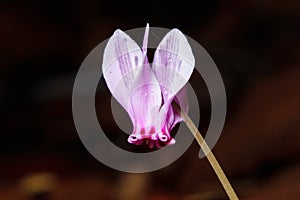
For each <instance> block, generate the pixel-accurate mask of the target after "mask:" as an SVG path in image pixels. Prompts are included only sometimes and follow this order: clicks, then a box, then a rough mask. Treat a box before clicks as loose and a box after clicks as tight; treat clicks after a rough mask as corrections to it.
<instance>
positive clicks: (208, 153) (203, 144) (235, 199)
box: [172, 103, 238, 200]
mask: <svg viewBox="0 0 300 200" xmlns="http://www.w3.org/2000/svg"><path fill="white" fill-rule="evenodd" d="M172 105H173V108H174V109H175V110H176V112H178V113H180V115H181V117H182V119H183V120H184V121H185V123H186V125H187V127H188V128H189V129H190V131H191V132H192V133H193V135H194V137H195V138H196V140H197V142H198V144H199V145H200V147H201V149H202V151H203V152H204V154H205V155H206V158H207V159H208V161H209V163H210V165H211V166H212V168H213V170H214V171H215V173H216V175H217V176H218V178H219V181H220V182H221V184H222V186H223V188H224V190H225V192H226V194H227V196H228V197H229V199H231V200H238V197H237V195H236V193H235V191H234V190H233V188H232V186H231V184H230V182H229V180H228V179H227V177H226V175H225V173H224V171H223V170H222V168H221V166H220V164H219V162H218V161H217V159H216V157H215V156H214V154H213V153H212V151H211V150H210V148H209V146H208V145H207V143H206V142H205V140H204V138H203V137H202V135H201V133H200V132H199V130H198V128H197V127H196V126H195V124H194V123H193V121H192V120H191V118H190V117H189V116H188V115H187V114H186V113H184V112H182V111H181V110H180V108H179V106H178V105H177V104H176V103H172Z"/></svg>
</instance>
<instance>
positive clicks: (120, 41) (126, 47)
mask: <svg viewBox="0 0 300 200" xmlns="http://www.w3.org/2000/svg"><path fill="white" fill-rule="evenodd" d="M143 62H144V56H143V54H142V51H141V48H140V47H139V46H138V45H137V43H136V42H135V41H134V40H132V39H131V38H130V37H129V36H128V35H127V34H125V33H124V32H123V31H121V30H119V29H118V30H116V31H115V32H114V34H113V36H112V37H111V38H110V39H109V41H108V43H107V46H106V48H105V50H104V55H103V64H102V70H103V76H104V79H105V81H106V84H107V86H108V88H109V90H110V92H111V93H112V95H113V96H114V97H115V98H116V100H117V101H118V102H119V103H120V104H121V105H122V106H123V108H124V109H125V110H126V111H127V112H128V114H129V115H130V117H131V119H132V115H131V113H132V111H131V106H130V92H131V89H132V85H133V83H134V81H135V79H136V77H137V75H138V74H139V73H140V71H141V69H142V67H143Z"/></svg>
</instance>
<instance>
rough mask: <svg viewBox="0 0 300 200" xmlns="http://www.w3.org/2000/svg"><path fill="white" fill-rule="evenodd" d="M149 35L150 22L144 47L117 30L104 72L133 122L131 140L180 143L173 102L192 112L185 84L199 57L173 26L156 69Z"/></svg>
mask: <svg viewBox="0 0 300 200" xmlns="http://www.w3.org/2000/svg"><path fill="white" fill-rule="evenodd" d="M148 35H149V25H148V24H147V26H146V29H145V35H144V40H143V47H142V49H141V48H140V47H139V46H138V44H137V43H136V42H135V41H134V40H132V39H131V38H130V37H129V36H128V35H127V34H126V33H124V32H123V31H121V30H119V29H118V30H116V31H115V32H114V34H113V36H112V37H111V38H110V39H109V41H108V43H107V46H106V48H105V50H104V55H103V64H102V70H103V75H104V79H105V81H106V84H107V86H108V88H109V90H110V92H111V93H112V95H113V96H114V98H116V100H117V101H118V102H119V103H120V104H121V105H122V107H123V108H124V109H125V110H126V111H127V113H128V115H129V117H130V119H131V121H132V123H133V131H132V133H131V135H130V136H129V138H128V142H129V143H132V144H136V145H140V144H143V143H144V144H146V145H149V147H150V148H153V147H155V146H156V147H157V148H161V147H162V146H165V145H168V144H174V143H175V140H174V139H173V138H172V137H171V136H170V132H171V130H172V128H173V127H174V126H175V125H176V124H177V123H179V122H181V121H182V118H181V117H180V115H179V114H178V113H176V112H175V111H174V110H173V108H172V105H171V103H172V101H176V102H177V103H178V105H179V106H180V108H181V110H183V111H184V112H187V111H188V101H187V97H186V83H187V81H188V80H189V78H190V76H191V74H192V72H193V69H194V65H195V58H194V55H193V53H192V49H191V47H190V45H189V43H188V41H187V39H186V37H185V36H184V35H183V34H182V33H181V32H180V31H179V30H178V29H173V30H171V31H170V32H169V33H167V34H166V36H165V37H164V38H163V39H162V41H161V43H160V44H159V45H158V47H157V50H156V51H155V54H154V59H153V63H152V67H151V66H150V64H149V62H148V58H147V43H148Z"/></svg>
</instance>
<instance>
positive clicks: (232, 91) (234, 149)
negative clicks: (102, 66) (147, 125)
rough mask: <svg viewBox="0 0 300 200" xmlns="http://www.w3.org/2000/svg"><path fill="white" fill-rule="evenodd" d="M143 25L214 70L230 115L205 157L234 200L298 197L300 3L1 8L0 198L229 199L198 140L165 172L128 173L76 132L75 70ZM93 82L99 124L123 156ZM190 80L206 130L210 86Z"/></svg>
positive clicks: (234, 0) (78, 1) (6, 4)
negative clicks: (198, 48)
mask: <svg viewBox="0 0 300 200" xmlns="http://www.w3.org/2000/svg"><path fill="white" fill-rule="evenodd" d="M147 22H148V23H150V26H156V27H164V28H170V29H171V28H178V29H180V30H181V31H182V32H183V33H184V34H186V35H188V36H190V37H192V38H193V39H194V40H196V41H197V42H198V43H200V44H201V45H202V46H203V47H204V48H205V49H206V50H207V51H208V52H209V54H210V55H211V57H212V58H213V59H214V61H215V63H216V64H217V66H218V68H219V70H220V73H221V75H222V77H223V79H224V83H225V87H226V91H227V97H228V113H227V120H226V123H225V127H224V130H223V133H222V135H221V137H220V139H219V141H218V143H217V145H216V146H215V148H214V153H215V155H216V157H217V158H218V160H219V162H220V164H221V165H222V166H223V168H224V171H225V172H226V174H227V175H228V178H229V180H230V181H231V183H232V185H233V187H234V188H235V189H236V192H237V193H238V195H239V197H240V198H241V199H250V200H252V199H300V190H299V188H300V182H299V181H298V180H299V179H300V132H299V131H300V106H299V104H300V54H299V46H300V39H299V35H300V1H296V0H275V1H274V0H272V1H271V0H265V1H258V0H254V1H253V0H252V1H250V0H244V1H238V0H227V1H225V0H212V1H199V2H197V4H195V3H192V2H189V1H182V2H177V3H176V2H164V1H133V2H129V1H121V2H116V1H109V0H103V1H96V0H85V1H83V0H74V1H57V0H51V1H50V0H46V1H36V0H32V1H31V0H29V1H24V2H18V1H14V0H13V1H1V3H0V27H1V28H0V52H1V62H0V77H1V78H0V102H1V103H0V109H1V115H0V118H1V122H0V123H1V129H0V130H1V135H0V137H1V139H0V200H65V199H74V200H83V199H84V200H86V199H87V200H102V199H104V200H106V199H108V200H110V199H111V200H114V199H115V200H119V199H120V200H122V199H129V200H131V199H132V200H134V199H138V200H150V199H151V200H152V199H153V200H169V199H175V200H176V199H186V200H193V199H207V200H213V199H227V197H226V194H225V193H224V191H223V190H222V186H221V185H220V184H219V182H218V179H217V177H216V176H215V174H214V172H213V170H212V169H211V168H210V165H209V164H208V162H207V160H206V159H201V160H200V159H199V158H198V151H199V147H198V145H197V144H196V142H193V145H192V146H191V147H190V148H189V149H188V151H187V152H186V153H185V154H184V155H183V156H182V157H181V158H179V159H178V160H177V161H176V162H174V163H173V164H171V165H170V166H168V167H166V168H164V169H161V170H159V171H156V172H152V173H147V174H127V173H123V172H119V171H116V170H113V169H110V168H109V167H106V166H105V165H103V164H102V163H100V162H98V161H97V160H96V159H95V158H94V157H92V155H91V154H89V153H88V151H87V150H86V149H85V147H84V146H83V145H82V143H81V141H80V139H79V137H78V135H77V132H76V130H75V126H74V123H73V119H72V109H71V102H72V100H71V95H72V87H73V82H74V79H75V76H76V73H77V70H78V69H79V67H80V64H81V62H82V61H83V60H84V58H85V57H86V56H87V54H88V53H89V52H90V51H91V50H92V49H93V48H94V47H95V46H96V45H98V44H99V43H100V42H102V41H103V40H105V39H107V38H109V37H110V36H111V35H112V33H113V32H114V30H115V29H117V28H120V29H122V30H128V29H132V28H137V27H144V26H145V25H146V23H147ZM101 81H102V83H103V84H102V85H101ZM101 81H100V85H101V87H103V88H104V89H103V92H102V93H100V94H99V95H100V96H99V97H97V98H96V102H97V106H96V108H97V111H98V113H107V115H101V116H98V117H99V121H100V123H101V124H105V126H106V127H107V130H109V133H108V134H107V135H108V137H109V138H110V139H111V140H112V141H113V142H115V143H118V144H120V145H121V146H125V147H124V148H127V147H126V145H128V144H126V135H124V134H123V133H121V132H120V130H119V129H118V128H116V126H115V123H114V121H113V119H112V116H111V111H110V110H109V106H107V105H108V104H109V103H110V98H111V95H110V93H109V92H108V90H107V88H105V87H106V86H105V84H104V82H103V80H101ZM191 84H192V86H193V87H194V89H195V91H196V92H197V95H198V97H199V101H200V106H201V122H200V127H199V129H200V130H201V132H203V133H205V130H206V128H207V125H208V123H209V118H210V100H209V96H208V94H207V88H206V87H205V83H203V80H202V79H201V76H200V75H199V74H193V76H192V78H191ZM124 141H125V142H124ZM130 148H131V150H133V151H134V148H133V147H130Z"/></svg>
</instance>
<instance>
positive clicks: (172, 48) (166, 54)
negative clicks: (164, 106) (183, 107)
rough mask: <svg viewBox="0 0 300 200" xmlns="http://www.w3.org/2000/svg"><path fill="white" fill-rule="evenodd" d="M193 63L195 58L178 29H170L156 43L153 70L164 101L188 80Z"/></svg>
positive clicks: (167, 101) (171, 98)
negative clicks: (157, 43)
mask: <svg viewBox="0 0 300 200" xmlns="http://www.w3.org/2000/svg"><path fill="white" fill-rule="evenodd" d="M194 65H195V58H194V55H193V52H192V49H191V47H190V45H189V43H188V41H187V39H186V37H185V36H184V34H183V33H181V31H179V30H178V29H172V30H171V31H170V32H169V33H167V35H166V36H165V37H164V38H163V39H162V41H161V43H160V44H159V45H158V48H157V50H156V52H155V54H154V59H153V71H154V74H155V76H156V78H157V80H158V82H159V83H160V85H161V91H162V95H163V100H164V103H171V101H172V100H173V98H174V96H175V95H176V94H177V93H178V92H179V90H180V89H181V88H182V87H183V86H184V85H185V84H186V83H187V82H188V80H189V79H190V76H191V74H192V72H193V69H194Z"/></svg>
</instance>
